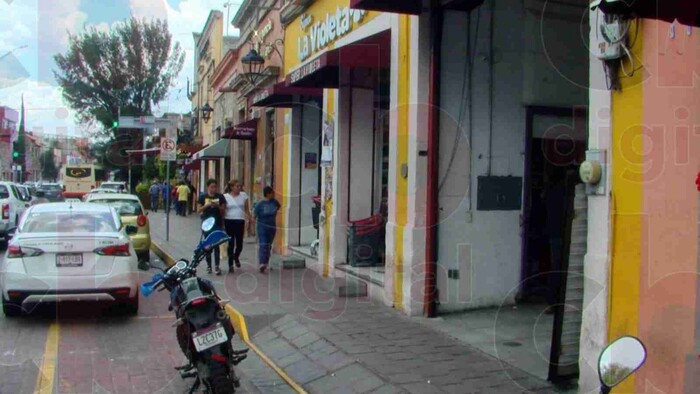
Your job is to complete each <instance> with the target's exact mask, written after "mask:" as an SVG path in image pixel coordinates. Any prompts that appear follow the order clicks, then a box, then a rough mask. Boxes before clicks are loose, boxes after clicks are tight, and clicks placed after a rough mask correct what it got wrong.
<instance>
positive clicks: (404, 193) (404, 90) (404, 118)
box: [389, 15, 411, 310]
mask: <svg viewBox="0 0 700 394" xmlns="http://www.w3.org/2000/svg"><path fill="white" fill-rule="evenodd" d="M410 53H411V17H410V16H408V15H401V16H399V67H398V72H399V75H398V81H399V86H398V108H397V115H398V116H397V128H396V135H395V136H393V137H392V138H391V142H392V143H396V144H397V147H396V149H397V156H396V159H397V160H396V163H393V165H394V166H395V168H396V169H395V170H396V174H398V176H397V177H396V191H395V196H396V215H395V224H396V234H395V241H394V307H395V308H396V309H398V310H403V306H404V305H403V278H404V276H403V273H404V261H403V257H404V255H403V247H404V228H405V226H406V223H408V180H407V179H406V178H403V177H402V176H401V166H402V165H404V164H406V165H408V130H409V128H408V127H409V125H408V118H409V113H408V112H409V108H410V102H409V101H410V75H409V73H410V68H411V64H410ZM389 194H390V195H391V194H392V193H391V192H390V193H389Z"/></svg>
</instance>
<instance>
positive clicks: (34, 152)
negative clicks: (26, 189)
mask: <svg viewBox="0 0 700 394" xmlns="http://www.w3.org/2000/svg"><path fill="white" fill-rule="evenodd" d="M24 136H25V166H26V170H25V171H24V179H23V181H25V182H38V181H40V180H41V170H42V167H41V153H42V149H43V146H42V144H41V139H40V138H39V136H38V135H36V134H34V133H31V132H27V133H25V134H24Z"/></svg>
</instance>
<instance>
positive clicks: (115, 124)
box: [112, 120, 119, 129]
mask: <svg viewBox="0 0 700 394" xmlns="http://www.w3.org/2000/svg"><path fill="white" fill-rule="evenodd" d="M117 127H119V121H118V120H114V121H112V128H113V129H116V128H117Z"/></svg>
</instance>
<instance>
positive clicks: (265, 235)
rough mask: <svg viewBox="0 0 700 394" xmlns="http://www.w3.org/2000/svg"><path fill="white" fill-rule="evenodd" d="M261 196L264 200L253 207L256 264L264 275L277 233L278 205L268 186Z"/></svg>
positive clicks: (273, 193) (272, 191)
mask: <svg viewBox="0 0 700 394" xmlns="http://www.w3.org/2000/svg"><path fill="white" fill-rule="evenodd" d="M263 195H264V197H265V199H264V200H262V201H260V202H258V203H257V204H256V205H255V209H254V214H255V219H256V221H257V231H258V242H259V247H258V262H259V264H260V272H262V273H265V271H266V270H267V265H268V263H269V262H270V255H271V252H272V242H273V241H274V240H275V234H276V232H277V222H276V219H277V212H278V211H279V209H280V203H279V202H278V201H277V200H276V199H275V192H274V190H273V189H272V188H271V187H270V186H267V187H265V189H263Z"/></svg>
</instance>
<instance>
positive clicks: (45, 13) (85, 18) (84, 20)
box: [0, 0, 242, 134]
mask: <svg viewBox="0 0 700 394" xmlns="http://www.w3.org/2000/svg"><path fill="white" fill-rule="evenodd" d="M241 2H242V0H233V1H230V3H232V6H231V9H230V10H226V9H225V8H224V4H225V3H227V0H0V105H3V106H9V107H12V108H16V109H19V107H20V102H21V96H22V94H24V102H25V108H26V117H27V129H28V130H35V131H38V132H43V133H59V134H64V133H68V134H80V133H82V132H83V131H84V130H85V129H86V128H85V127H84V126H82V125H78V124H76V123H75V121H74V116H73V112H72V111H71V110H70V109H69V108H67V106H66V105H65V103H64V102H63V99H62V97H61V92H60V89H59V88H58V86H57V85H56V81H55V80H54V76H53V72H52V70H53V69H54V66H55V65H54V61H53V56H54V55H55V54H57V53H63V52H65V50H66V49H67V47H68V34H69V33H73V34H76V33H80V32H81V31H83V30H84V29H85V28H86V27H88V26H96V27H97V28H98V29H104V30H107V29H109V27H110V26H111V25H112V24H114V23H115V22H119V21H121V20H124V19H125V18H128V17H129V16H130V15H134V16H136V17H145V18H159V19H167V21H168V25H169V27H170V31H171V33H172V35H173V40H174V41H177V42H179V43H180V45H181V46H182V48H183V50H184V51H185V54H186V58H185V65H184V67H183V70H182V72H181V73H180V75H179V76H178V78H177V80H176V81H175V85H176V86H174V87H172V88H171V89H170V92H169V95H168V98H166V99H165V100H164V101H163V102H161V103H160V106H159V108H158V109H157V110H156V115H158V114H159V113H162V112H188V111H189V110H190V104H189V101H188V100H187V97H186V96H187V95H186V88H187V78H188V77H189V78H192V75H193V73H194V41H193V38H192V33H193V32H194V31H201V30H202V28H203V27H204V23H205V22H206V19H207V17H208V16H209V12H210V11H211V10H212V9H218V10H221V11H223V12H224V15H226V12H227V11H229V12H230V17H231V18H233V15H234V14H235V11H236V10H237V9H238V4H240V3H241ZM235 33H236V30H235V29H234V28H233V27H230V28H229V34H235ZM8 52H9V53H8Z"/></svg>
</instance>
